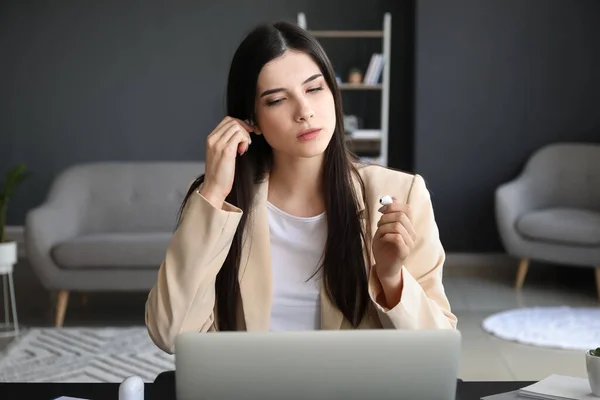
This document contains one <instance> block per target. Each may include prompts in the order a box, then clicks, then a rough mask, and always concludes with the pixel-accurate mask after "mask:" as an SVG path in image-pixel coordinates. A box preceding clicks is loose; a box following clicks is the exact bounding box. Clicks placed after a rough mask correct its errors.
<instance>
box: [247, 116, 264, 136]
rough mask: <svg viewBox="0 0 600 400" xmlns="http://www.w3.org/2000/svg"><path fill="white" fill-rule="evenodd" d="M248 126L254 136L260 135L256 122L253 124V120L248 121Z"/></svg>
mask: <svg viewBox="0 0 600 400" xmlns="http://www.w3.org/2000/svg"><path fill="white" fill-rule="evenodd" d="M250 125H251V126H252V127H253V128H254V133H255V134H257V135H262V132H261V131H260V129H258V125H256V122H254V120H252V119H251V120H250Z"/></svg>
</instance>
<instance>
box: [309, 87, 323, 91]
mask: <svg viewBox="0 0 600 400" xmlns="http://www.w3.org/2000/svg"><path fill="white" fill-rule="evenodd" d="M321 90H323V87H322V86H319V87H316V88H312V89H308V91H309V92H318V91H321Z"/></svg>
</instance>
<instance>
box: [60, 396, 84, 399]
mask: <svg viewBox="0 0 600 400" xmlns="http://www.w3.org/2000/svg"><path fill="white" fill-rule="evenodd" d="M54 400H88V399H82V398H81V397H69V396H60V397H57V398H55V399H54Z"/></svg>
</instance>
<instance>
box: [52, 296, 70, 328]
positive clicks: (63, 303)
mask: <svg viewBox="0 0 600 400" xmlns="http://www.w3.org/2000/svg"><path fill="white" fill-rule="evenodd" d="M67 304H69V291H68V290H61V291H60V292H58V299H57V301H56V321H55V326H56V327H57V328H60V327H62V326H63V322H64V321H65V313H66V311H67Z"/></svg>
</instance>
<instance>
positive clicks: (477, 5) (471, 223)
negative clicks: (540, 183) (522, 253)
mask: <svg viewBox="0 0 600 400" xmlns="http://www.w3.org/2000/svg"><path fill="white" fill-rule="evenodd" d="M599 21H600V2H599V1H597V0H528V1H523V0H486V1H480V0H454V1H450V2H448V1H443V0H418V1H417V18H416V37H417V39H416V40H417V41H416V56H415V57H416V79H417V80H416V89H415V90H416V99H415V108H416V116H415V154H414V161H415V164H414V167H415V170H416V171H418V172H419V173H421V174H423V175H424V176H425V178H426V180H427V182H428V184H429V187H430V189H431V192H432V195H433V203H434V207H435V209H436V215H437V220H438V224H439V227H440V231H441V236H442V241H443V243H444V244H445V246H446V248H447V250H451V251H481V252H486V251H498V250H501V245H500V242H499V240H498V235H497V233H496V224H495V221H494V208H493V207H494V203H493V199H494V190H495V188H496V187H497V186H498V185H499V184H501V183H502V182H505V181H507V180H510V179H512V178H513V177H515V175H516V174H517V173H518V172H519V170H520V168H521V167H522V165H523V163H524V162H525V160H526V158H527V157H528V156H529V155H530V154H531V152H532V151H534V150H535V149H537V148H539V147H540V146H542V145H544V144H547V143H551V142H555V141H593V142H600V72H599V71H600V23H599ZM599 162H600V160H599Z"/></svg>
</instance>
